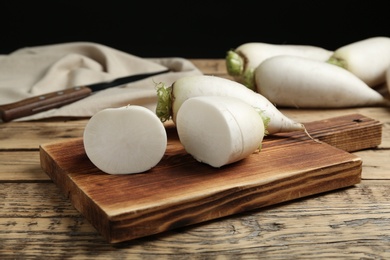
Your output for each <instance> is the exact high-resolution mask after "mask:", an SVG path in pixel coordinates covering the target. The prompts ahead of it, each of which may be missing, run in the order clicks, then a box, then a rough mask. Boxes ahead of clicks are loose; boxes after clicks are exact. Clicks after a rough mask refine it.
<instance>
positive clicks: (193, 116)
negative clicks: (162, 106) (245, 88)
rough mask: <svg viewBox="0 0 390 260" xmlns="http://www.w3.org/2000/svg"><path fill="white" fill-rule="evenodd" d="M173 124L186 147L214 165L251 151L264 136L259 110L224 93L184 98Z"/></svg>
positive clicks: (238, 157) (256, 147)
mask: <svg viewBox="0 0 390 260" xmlns="http://www.w3.org/2000/svg"><path fill="white" fill-rule="evenodd" d="M176 128H177V132H178V135H179V139H180V142H181V143H182V144H183V146H184V148H185V149H186V151H187V152H188V153H189V154H191V155H192V156H193V157H194V158H195V159H196V160H198V161H199V162H203V163H206V164H209V165H211V166H213V167H216V168H219V167H222V166H223V165H226V164H230V163H233V162H237V161H239V160H241V159H244V158H246V157H247V156H249V155H250V154H252V153H254V152H255V151H256V150H257V149H259V148H260V146H261V143H262V141H263V137H264V123H263V120H262V118H261V116H260V115H259V113H258V112H257V111H256V110H255V109H254V108H253V107H252V106H250V105H249V104H247V103H245V102H244V101H242V100H240V99H238V98H233V97H226V96H225V97H224V96H199V97H193V98H190V99H188V100H186V101H185V102H184V103H183V104H182V106H181V107H180V109H179V111H178V113H177V119H176Z"/></svg>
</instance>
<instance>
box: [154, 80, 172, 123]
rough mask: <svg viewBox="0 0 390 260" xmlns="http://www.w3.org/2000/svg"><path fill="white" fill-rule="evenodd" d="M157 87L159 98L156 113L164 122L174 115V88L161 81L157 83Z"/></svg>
mask: <svg viewBox="0 0 390 260" xmlns="http://www.w3.org/2000/svg"><path fill="white" fill-rule="evenodd" d="M156 89H157V98H158V100H157V106H156V115H157V117H158V118H160V120H161V122H163V123H164V122H165V121H167V120H169V119H170V118H171V117H172V88H171V87H167V86H165V84H164V83H162V82H160V83H158V84H157V85H156Z"/></svg>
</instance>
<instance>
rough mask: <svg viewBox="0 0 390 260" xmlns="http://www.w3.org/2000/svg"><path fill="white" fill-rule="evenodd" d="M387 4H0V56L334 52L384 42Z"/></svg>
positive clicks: (388, 28) (389, 30) (389, 21)
mask: <svg viewBox="0 0 390 260" xmlns="http://www.w3.org/2000/svg"><path fill="white" fill-rule="evenodd" d="M389 14H390V12H389V8H388V7H387V6H386V1H367V2H363V1H360V2H359V1H342V0H340V1H315V0H311V1H244V0H242V1H233V2H227V1H221V2H216V1H190V2H187V1H179V2H178V3H176V1H175V3H173V2H170V1H157V2H153V1H142V2H138V1H131V0H127V1H125V0H123V1H115V0H111V1H83V0H78V1H74V0H68V1H63V0H57V1H56V0H52V1H3V2H2V4H1V7H0V22H1V28H2V29H1V34H0V37H1V38H0V54H9V53H11V52H12V51H14V50H16V49H18V48H22V47H28V46H37V45H47V44H54V43H63V42H72V41H89V42H96V43H101V44H104V45H108V46H110V47H113V48H116V49H119V50H122V51H125V52H128V53H131V54H133V55H137V56H140V57H173V56H176V57H185V58H224V57H225V54H226V52H227V51H228V50H229V49H231V48H234V47H237V46H238V45H240V44H242V43H245V42H250V41H258V42H268V43H274V44H306V45H316V46H321V47H324V48H327V49H332V50H333V49H336V48H337V47H340V46H342V45H344V44H347V43H350V42H353V41H357V40H361V39H364V38H368V37H372V36H379V35H382V36H389V37H390V15H389Z"/></svg>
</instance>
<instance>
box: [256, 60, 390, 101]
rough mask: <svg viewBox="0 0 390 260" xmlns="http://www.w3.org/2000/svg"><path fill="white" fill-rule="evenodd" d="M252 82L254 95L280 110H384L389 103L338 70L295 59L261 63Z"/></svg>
mask: <svg viewBox="0 0 390 260" xmlns="http://www.w3.org/2000/svg"><path fill="white" fill-rule="evenodd" d="M255 80H256V87H257V91H258V92H259V93H260V94H262V95H263V96H265V97H266V98H267V99H269V100H270V101H271V102H272V103H274V104H276V106H280V107H282V106H283V107H298V108H341V107H357V106H388V105H389V102H390V101H389V100H387V99H385V98H384V97H383V96H382V95H381V94H379V93H378V92H376V91H375V90H373V89H372V88H370V87H369V86H368V85H367V84H365V83H364V82H363V81H362V80H360V79H359V78H358V77H356V76H355V75H354V74H352V73H351V72H349V71H347V70H345V69H343V68H341V67H338V66H335V65H332V64H329V63H326V62H323V61H315V60H311V59H306V58H302V57H296V56H287V55H281V56H276V57H272V58H269V59H267V60H265V61H264V62H262V63H261V64H260V65H259V66H258V67H257V68H256V71H255Z"/></svg>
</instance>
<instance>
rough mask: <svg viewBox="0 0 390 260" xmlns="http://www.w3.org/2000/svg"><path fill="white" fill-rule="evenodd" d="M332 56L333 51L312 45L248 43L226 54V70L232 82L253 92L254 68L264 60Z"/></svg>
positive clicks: (318, 58) (323, 58) (321, 59)
mask: <svg viewBox="0 0 390 260" xmlns="http://www.w3.org/2000/svg"><path fill="white" fill-rule="evenodd" d="M332 54H333V51H330V50H327V49H324V48H321V47H317V46H312V45H293V44H290V45H288V44H270V43H263V42H249V43H244V44H242V45H240V46H238V47H237V48H236V49H234V50H230V51H228V52H227V55H226V68H227V71H228V73H229V75H230V76H233V78H234V80H236V81H238V82H240V83H242V84H244V85H245V86H247V87H248V88H250V89H252V90H255V82H254V76H253V73H254V70H255V69H256V67H257V66H258V65H259V64H260V63H261V62H263V61H264V60H265V59H268V58H270V57H273V56H277V55H294V56H299V57H306V58H310V59H314V60H320V61H326V60H328V59H329V57H330V56H331V55H332Z"/></svg>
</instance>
